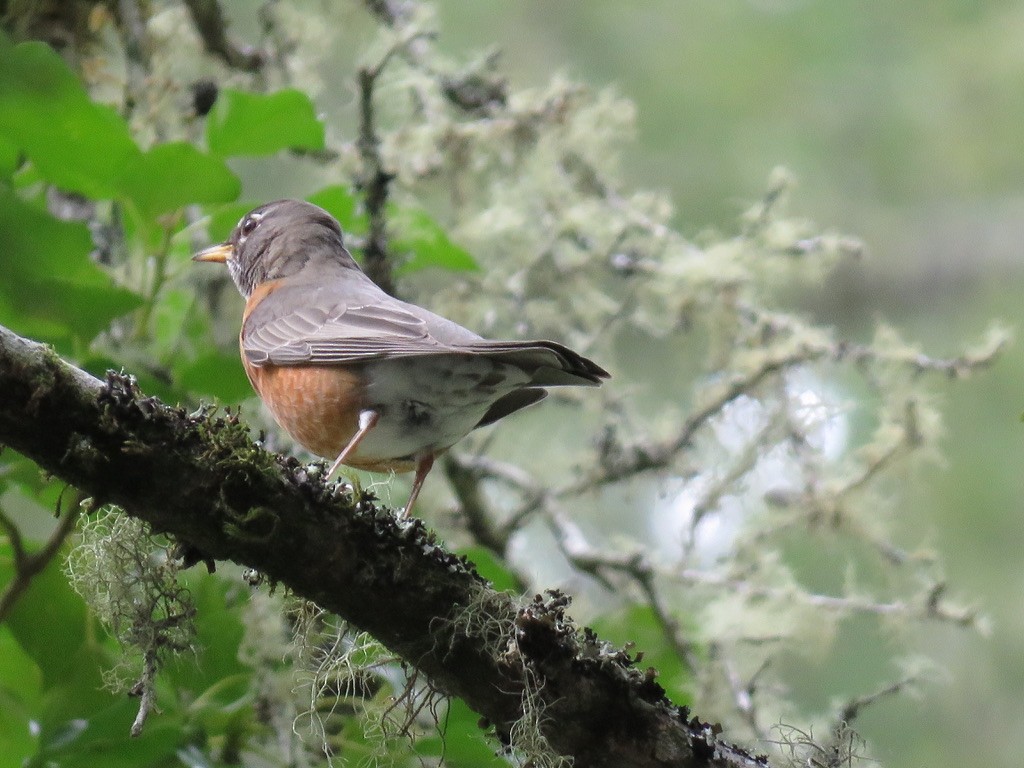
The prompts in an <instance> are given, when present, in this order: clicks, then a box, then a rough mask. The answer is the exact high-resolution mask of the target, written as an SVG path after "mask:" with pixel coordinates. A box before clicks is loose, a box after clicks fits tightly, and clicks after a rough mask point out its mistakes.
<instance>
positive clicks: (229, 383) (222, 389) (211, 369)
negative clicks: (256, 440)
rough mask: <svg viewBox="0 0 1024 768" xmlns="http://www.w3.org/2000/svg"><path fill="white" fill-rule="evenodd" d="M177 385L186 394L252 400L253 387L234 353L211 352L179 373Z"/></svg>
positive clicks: (223, 401)
mask: <svg viewBox="0 0 1024 768" xmlns="http://www.w3.org/2000/svg"><path fill="white" fill-rule="evenodd" d="M178 383H179V384H181V386H182V387H184V388H185V389H187V390H188V391H189V392H192V393H195V394H197V395H206V396H208V397H215V398H217V399H218V400H219V401H220V402H222V403H237V402H239V401H240V400H245V399H246V398H249V397H252V394H253V392H252V386H251V385H250V384H249V379H248V378H246V375H245V369H243V368H242V362H241V360H240V359H239V357H238V355H237V354H234V355H230V354H227V353H225V352H220V351H212V352H208V353H207V354H204V355H201V356H200V357H199V358H197V359H196V360H194V361H192V362H191V363H190V364H189V365H187V366H185V367H184V368H183V369H180V370H179V371H178Z"/></svg>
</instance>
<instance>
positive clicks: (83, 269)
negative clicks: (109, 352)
mask: <svg viewBox="0 0 1024 768" xmlns="http://www.w3.org/2000/svg"><path fill="white" fill-rule="evenodd" d="M0 232H3V233H4V247H3V248H2V249H0V273H2V274H3V275H4V279H3V280H2V281H0V323H4V324H6V325H11V326H12V327H14V328H17V329H18V330H20V331H21V332H23V333H31V334H33V335H34V336H35V337H36V338H39V339H40V340H42V341H48V342H51V343H55V344H58V345H60V344H61V343H62V342H67V341H68V340H69V339H75V338H77V339H82V340H85V341H88V340H91V339H92V338H94V337H95V336H96V334H97V333H99V332H100V331H102V330H103V329H105V328H106V327H107V326H108V325H109V324H110V321H111V320H112V319H113V318H115V317H118V316H120V315H123V314H125V313H126V312H129V311H131V310H132V309H135V308H136V307H138V306H139V305H140V304H141V303H142V300H141V298H140V297H139V296H137V295H136V294H134V293H132V292H131V291H128V290H126V289H124V288H119V287H117V286H115V285H113V284H112V281H111V279H110V277H109V276H108V275H107V274H106V273H105V272H104V271H103V270H102V269H101V268H100V267H98V266H97V265H96V264H95V263H93V261H92V260H91V259H90V258H89V253H90V251H91V249H92V239H91V237H90V236H89V230H88V228H87V227H86V226H85V225H84V224H81V223H78V222H67V221H60V220H58V219H56V218H54V217H53V216H51V215H50V214H49V213H47V212H46V211H43V210H40V209H38V208H35V207H34V206H32V205H29V204H28V203H25V202H23V201H22V200H21V199H20V198H18V197H17V196H16V195H14V194H13V193H12V192H9V191H6V190H2V189H0Z"/></svg>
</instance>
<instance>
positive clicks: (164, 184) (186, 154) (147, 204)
mask: <svg viewBox="0 0 1024 768" xmlns="http://www.w3.org/2000/svg"><path fill="white" fill-rule="evenodd" d="M120 186H121V191H122V193H123V194H124V196H125V197H127V198H128V199H129V200H131V201H132V202H133V203H134V204H135V205H136V206H137V208H138V209H139V211H140V213H142V214H143V215H144V216H150V217H152V216H155V215H157V214H160V213H166V212H167V211H174V210H177V209H178V208H182V207H183V206H185V205H188V204H189V203H223V202H227V201H229V200H234V199H235V198H236V197H238V195H239V193H240V192H241V190H242V185H241V182H239V180H238V177H237V176H235V174H234V173H232V172H231V170H230V169H229V168H228V167H227V166H226V165H225V164H224V161H223V160H222V159H221V158H219V157H214V156H213V155H207V154H203V153H202V152H200V151H199V150H198V149H196V148H195V147H194V146H192V145H191V144H188V143H186V142H171V143H168V144H159V145H157V146H155V147H153V148H152V149H151V150H149V151H148V152H146V153H144V154H140V155H138V156H137V157H136V158H135V159H134V160H133V161H132V162H130V163H129V164H128V166H127V167H126V168H125V170H124V175H123V176H122V178H121V179H120Z"/></svg>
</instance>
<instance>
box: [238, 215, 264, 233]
mask: <svg viewBox="0 0 1024 768" xmlns="http://www.w3.org/2000/svg"><path fill="white" fill-rule="evenodd" d="M261 218H262V217H261V216H253V215H252V214H250V215H248V216H246V217H245V218H244V219H242V224H241V226H240V228H239V229H240V231H241V233H242V237H245V236H247V235H251V234H252V231H253V230H254V229H256V225H257V224H259V223H260V219H261Z"/></svg>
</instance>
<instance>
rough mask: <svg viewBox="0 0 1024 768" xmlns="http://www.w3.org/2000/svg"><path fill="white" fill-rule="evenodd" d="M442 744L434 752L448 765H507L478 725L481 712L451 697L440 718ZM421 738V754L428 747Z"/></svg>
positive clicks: (477, 767)
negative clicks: (443, 714)
mask: <svg viewBox="0 0 1024 768" xmlns="http://www.w3.org/2000/svg"><path fill="white" fill-rule="evenodd" d="M442 723H443V728H444V733H443V736H442V740H443V744H438V747H437V748H436V749H435V750H434V751H435V753H436V754H443V755H444V764H445V765H446V766H448V768H485V766H494V768H498V766H507V765H508V762H507V761H506V760H505V759H503V758H502V757H501V756H500V755H499V754H497V742H495V741H492V740H491V739H488V738H487V736H486V735H485V734H484V732H483V730H482V729H481V728H480V715H478V714H477V713H476V712H474V711H473V710H471V709H470V708H469V707H468V706H466V704H465V702H463V701H462V700H461V699H452V700H451V701H450V703H449V705H448V713H447V715H446V716H445V718H444V720H443V721H442ZM427 741H428V739H423V740H422V743H421V744H420V745H418V746H420V747H421V749H420V750H418V751H419V752H420V754H423V753H424V752H425V751H426V749H425V747H427V746H429V744H427V743H426V742H427Z"/></svg>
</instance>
